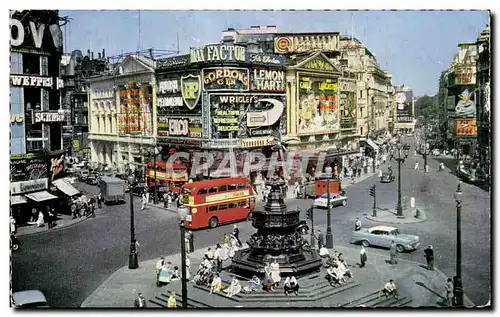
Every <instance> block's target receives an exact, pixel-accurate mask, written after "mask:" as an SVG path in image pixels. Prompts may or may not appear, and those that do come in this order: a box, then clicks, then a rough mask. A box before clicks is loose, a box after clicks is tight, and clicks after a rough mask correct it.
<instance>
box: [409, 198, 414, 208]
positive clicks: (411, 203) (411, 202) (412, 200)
mask: <svg viewBox="0 0 500 317" xmlns="http://www.w3.org/2000/svg"><path fill="white" fill-rule="evenodd" d="M410 207H411V208H415V197H411V198H410Z"/></svg>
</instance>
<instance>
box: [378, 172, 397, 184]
mask: <svg viewBox="0 0 500 317" xmlns="http://www.w3.org/2000/svg"><path fill="white" fill-rule="evenodd" d="M395 178H396V177H395V176H394V175H392V174H391V173H382V177H380V182H381V183H392V182H394V179H395Z"/></svg>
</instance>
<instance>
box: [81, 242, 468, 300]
mask: <svg viewBox="0 0 500 317" xmlns="http://www.w3.org/2000/svg"><path fill="white" fill-rule="evenodd" d="M335 250H336V251H338V252H341V253H343V254H344V256H345V258H346V262H347V263H349V264H350V269H351V271H352V272H353V274H354V277H355V281H356V282H358V283H360V284H361V287H360V288H361V289H360V288H358V289H359V290H358V291H357V292H356V296H359V298H361V297H363V296H364V295H366V294H364V292H363V289H362V288H363V286H364V285H372V286H373V285H375V286H377V285H379V286H380V289H382V288H383V286H384V285H385V283H387V281H388V280H389V279H394V281H395V283H396V286H397V288H398V291H399V292H400V293H402V294H404V295H406V296H407V297H409V298H411V300H412V301H411V303H409V304H408V306H411V307H423V306H425V307H442V306H444V305H443V304H442V302H443V299H444V297H443V295H444V294H445V293H446V292H445V288H444V286H445V282H446V280H447V278H448V277H447V276H446V275H445V274H444V273H443V272H441V271H440V270H439V269H438V268H436V269H435V270H434V271H430V270H427V269H426V268H425V267H424V263H417V262H414V261H407V260H404V259H400V258H398V257H397V261H398V263H397V264H394V265H391V264H389V263H387V260H388V259H389V252H388V251H385V253H386V254H379V253H374V252H371V248H367V257H368V262H367V264H366V267H365V268H359V266H358V265H357V263H356V262H357V260H358V259H359V251H360V247H359V246H357V247H344V246H336V247H335ZM330 251H333V250H330ZM205 252H206V248H201V249H197V250H195V251H194V252H193V253H191V254H189V256H188V257H189V259H190V261H191V276H194V273H195V272H196V270H197V268H198V265H199V263H200V262H201V258H202V256H203V254H204V253H205ZM159 256H160V255H159ZM158 259H159V257H158ZM158 259H152V260H148V261H142V262H141V263H140V264H139V268H138V269H135V270H130V269H129V268H128V267H127V266H125V267H122V268H121V269H119V270H117V271H116V272H114V273H113V274H111V275H110V276H109V277H108V279H106V281H105V282H104V283H103V284H101V285H100V286H99V287H98V288H97V289H96V290H95V291H94V292H93V293H92V294H91V295H90V296H89V297H88V298H87V299H85V300H84V301H83V303H82V305H81V307H85V308H127V307H133V304H134V300H135V298H136V297H137V294H138V293H139V292H141V293H142V294H143V295H144V297H145V298H146V299H147V300H149V299H154V298H155V297H156V296H160V294H161V293H164V294H168V293H170V292H171V291H174V292H175V293H176V294H181V282H180V281H173V282H171V283H170V284H169V285H167V286H161V287H157V286H156V285H155V282H156V273H155V265H156V262H157V261H158ZM165 261H170V262H172V265H174V266H175V265H177V266H180V254H175V255H170V256H165ZM229 264H230V260H228V261H226V263H224V265H223V267H225V266H228V265H229ZM321 270H322V271H323V273H325V272H326V271H325V270H326V269H325V268H322V269H321ZM320 275H321V274H320ZM305 278H307V277H304V279H305ZM301 279H302V278H299V280H298V282H299V285H300V283H301ZM189 283H191V282H189ZM371 291H372V290H366V291H365V292H367V293H369V292H371ZM347 295H348V294H347V293H346V294H343V293H338V294H335V295H332V297H333V296H335V298H334V301H335V302H348V301H351V300H355V299H356V298H352V294H349V296H347ZM188 296H190V295H188ZM191 296H193V295H191ZM208 296H209V295H208V294H206V297H208ZM206 297H205V298H193V297H189V298H190V299H194V300H196V301H200V302H204V300H207V298H206ZM210 300H211V302H212V303H213V299H210ZM290 302H291V304H289V305H291V306H292V307H296V306H295V305H294V304H295V303H293V297H290ZM148 304H150V303H148ZM241 304H242V303H240V306H241ZM296 304H297V305H298V306H297V307H299V306H300V305H301V304H300V303H296ZM464 304H465V306H466V307H473V306H474V304H473V303H472V302H471V300H470V299H469V298H468V297H467V296H465V298H464ZM150 305H151V304H150ZM226 305H227V304H226ZM302 305H304V304H302ZM306 305H307V303H306ZM217 307H234V305H233V306H217ZM241 307H244V304H243V306H241ZM260 307H262V306H260Z"/></svg>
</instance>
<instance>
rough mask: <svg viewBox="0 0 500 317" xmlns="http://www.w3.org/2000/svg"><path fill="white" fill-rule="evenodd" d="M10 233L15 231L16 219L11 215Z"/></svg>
mask: <svg viewBox="0 0 500 317" xmlns="http://www.w3.org/2000/svg"><path fill="white" fill-rule="evenodd" d="M10 233H11V234H16V233H17V225H16V219H14V217H13V216H10Z"/></svg>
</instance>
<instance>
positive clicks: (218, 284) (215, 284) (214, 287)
mask: <svg viewBox="0 0 500 317" xmlns="http://www.w3.org/2000/svg"><path fill="white" fill-rule="evenodd" d="M221 288H222V279H221V278H220V275H219V273H217V274H215V277H214V279H213V280H212V283H211V284H210V294H212V293H215V292H219V291H220V290H221Z"/></svg>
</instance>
